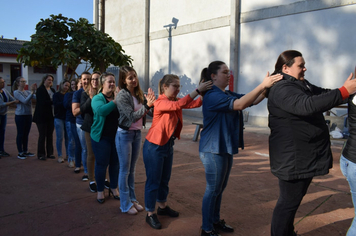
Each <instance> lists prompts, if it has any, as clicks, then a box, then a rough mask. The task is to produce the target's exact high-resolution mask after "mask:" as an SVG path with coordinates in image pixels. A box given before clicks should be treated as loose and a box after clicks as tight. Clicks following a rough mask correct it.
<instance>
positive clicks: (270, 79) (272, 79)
mask: <svg viewBox="0 0 356 236" xmlns="http://www.w3.org/2000/svg"><path fill="white" fill-rule="evenodd" d="M282 78H283V75H281V74H276V75H271V76H269V72H267V75H266V77H265V78H264V79H263V81H262V86H263V88H265V89H266V88H270V87H272V86H273V85H274V84H275V83H277V82H278V81H280V80H281V79H282Z"/></svg>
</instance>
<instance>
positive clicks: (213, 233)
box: [200, 229, 221, 236]
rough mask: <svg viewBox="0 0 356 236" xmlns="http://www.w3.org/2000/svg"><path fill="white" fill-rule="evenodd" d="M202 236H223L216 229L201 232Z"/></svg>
mask: <svg viewBox="0 0 356 236" xmlns="http://www.w3.org/2000/svg"><path fill="white" fill-rule="evenodd" d="M200 235H201V236H221V235H220V234H218V233H217V232H216V231H215V230H214V229H213V230H212V231H211V232H206V231H205V230H203V229H202V230H201V234H200Z"/></svg>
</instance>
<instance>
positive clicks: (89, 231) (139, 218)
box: [0, 112, 354, 236]
mask: <svg viewBox="0 0 356 236" xmlns="http://www.w3.org/2000/svg"><path fill="white" fill-rule="evenodd" d="M191 121H192V120H191V119H190V118H189V119H188V118H187V117H185V127H184V129H183V132H182V138H181V140H178V141H176V144H175V153H174V164H173V172H172V178H171V182H170V194H169V205H170V206H171V207H172V208H174V209H176V210H178V211H179V212H180V213H181V215H180V216H179V217H178V218H175V219H172V218H168V217H159V219H160V221H161V223H162V224H163V229H162V230H154V229H152V228H150V227H149V226H148V225H147V224H146V223H145V213H144V212H141V213H139V214H138V215H136V216H130V215H126V214H123V213H121V212H120V209H119V204H120V202H119V201H117V200H115V199H113V198H110V199H108V198H107V201H106V202H105V203H104V204H103V205H100V204H98V203H97V202H96V200H95V199H96V194H93V193H91V192H90V191H89V188H88V182H82V180H81V177H82V174H83V173H80V174H75V173H74V172H73V169H70V168H68V167H67V165H66V164H65V163H62V164H59V163H57V160H47V161H39V160H37V158H36V157H30V158H28V159H27V160H20V159H17V158H16V155H17V151H16V145H15V136H16V126H15V124H14V115H13V114H12V112H10V114H9V115H8V125H7V131H6V142H5V149H6V151H7V152H9V153H10V154H11V157H3V158H1V159H0V183H1V185H0V186H1V187H0V235H21V236H23V235H76V236H79V235H85V236H87V235H120V236H126V235H128V236H130V235H133V236H136V235H137V236H149V235H158V236H160V235H168V236H178V235H199V227H200V225H201V201H202V197H203V194H204V189H205V177H204V168H203V165H202V163H201V162H200V159H199V156H198V142H193V141H192V137H193V134H194V130H195V126H194V125H192V124H191ZM146 133H147V130H145V131H144V132H143V134H144V135H145V134H146ZM37 135H38V134H37V128H36V126H35V125H34V124H33V126H32V130H31V134H30V137H31V138H30V151H31V152H35V151H36V142H37ZM267 144H268V129H266V128H256V127H249V126H247V127H246V129H245V145H246V147H245V150H242V151H241V152H240V153H239V154H238V155H236V156H235V157H234V165H233V169H232V172H231V176H230V180H229V184H228V187H227V189H226V191H225V193H224V195H223V203H222V207H221V217H222V218H224V219H225V220H226V221H227V222H228V223H229V224H230V225H232V226H234V227H235V229H236V231H235V233H233V234H231V233H230V234H228V233H225V234H222V235H238V236H260V235H270V233H269V228H270V220H271V215H272V210H273V208H274V205H275V203H276V200H277V198H278V186H277V184H278V182H277V179H276V178H275V177H274V176H273V175H272V174H271V173H270V169H269V161H268V146H267ZM341 147H342V143H341V142H339V141H335V142H333V146H332V149H333V153H334V168H333V169H332V170H331V171H330V174H329V175H326V176H323V177H317V178H315V179H314V180H313V182H312V184H311V186H310V188H309V191H308V193H307V195H306V197H305V198H304V200H303V202H302V205H301V206H300V208H299V210H298V212H297V216H296V230H298V233H299V234H301V235H303V236H329V235H330V236H337V235H345V234H346V231H347V229H348V227H349V225H350V224H351V221H352V218H353V216H354V213H353V212H354V211H353V207H352V202H351V197H350V194H349V187H348V184H347V182H346V180H345V179H344V177H343V176H342V174H341V172H340V169H339V163H338V162H339V160H338V159H339V156H340V152H341ZM144 183H145V169H144V166H143V161H142V155H141V156H140V159H139V161H138V164H137V172H136V194H137V198H138V200H139V201H140V202H141V203H143V202H144ZM106 196H108V192H106Z"/></svg>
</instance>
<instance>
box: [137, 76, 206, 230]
mask: <svg viewBox="0 0 356 236" xmlns="http://www.w3.org/2000/svg"><path fill="white" fill-rule="evenodd" d="M211 86H212V83H211V82H205V83H201V84H200V85H199V87H198V88H197V89H195V90H194V91H193V92H191V93H190V94H189V95H187V96H185V97H183V98H177V95H178V93H179V91H180V88H181V86H180V83H179V77H178V76H176V75H170V74H169V75H165V76H164V77H163V78H162V79H161V80H160V82H159V85H158V89H159V94H160V95H159V97H158V99H157V100H156V102H155V104H154V113H153V120H152V126H151V128H150V130H149V131H148V133H147V135H146V141H145V143H144V145H143V161H144V163H145V168H146V177H147V180H146V185H145V208H146V211H147V216H146V222H147V223H148V224H149V225H150V226H151V227H152V228H154V229H161V228H162V225H161V223H160V222H159V220H158V219H157V214H158V215H169V216H170V217H177V216H179V213H178V212H176V211H174V210H172V209H171V208H170V207H169V206H167V195H168V190H169V187H168V182H169V179H170V177H171V171H172V162H173V145H174V140H175V139H176V138H178V139H180V132H181V130H182V127H183V115H182V109H183V108H185V109H189V108H196V107H200V106H201V105H202V99H201V98H200V99H196V100H193V99H194V98H195V97H196V96H198V95H199V94H200V93H201V92H205V91H206V90H208V89H210V88H211ZM156 202H158V209H157V214H156V213H155V207H156Z"/></svg>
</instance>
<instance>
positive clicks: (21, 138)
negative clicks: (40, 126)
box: [15, 115, 32, 153]
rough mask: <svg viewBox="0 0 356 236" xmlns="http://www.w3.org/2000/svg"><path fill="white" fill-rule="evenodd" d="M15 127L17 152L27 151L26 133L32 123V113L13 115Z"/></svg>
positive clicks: (28, 131) (27, 133)
mask: <svg viewBox="0 0 356 236" xmlns="http://www.w3.org/2000/svg"><path fill="white" fill-rule="evenodd" d="M15 123H16V128H17V136H16V145H17V151H18V152H19V153H24V152H28V135H29V134H30V130H31V125H32V115H15Z"/></svg>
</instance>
